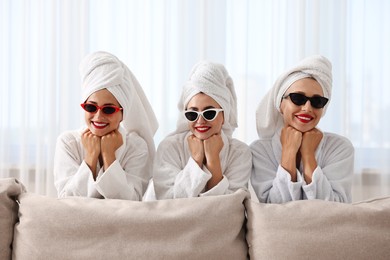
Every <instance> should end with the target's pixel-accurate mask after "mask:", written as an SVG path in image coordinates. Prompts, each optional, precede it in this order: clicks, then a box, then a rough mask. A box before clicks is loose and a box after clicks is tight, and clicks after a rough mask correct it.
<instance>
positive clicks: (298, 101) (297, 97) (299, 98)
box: [289, 93, 307, 106]
mask: <svg viewBox="0 0 390 260" xmlns="http://www.w3.org/2000/svg"><path fill="white" fill-rule="evenodd" d="M289 96H290V99H291V101H292V102H293V103H294V104H295V105H297V106H302V105H304V104H305V103H306V101H307V98H306V97H305V95H302V94H299V93H290V95H289Z"/></svg>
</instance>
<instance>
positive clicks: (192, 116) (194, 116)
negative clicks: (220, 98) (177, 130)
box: [184, 111, 198, 122]
mask: <svg viewBox="0 0 390 260" xmlns="http://www.w3.org/2000/svg"><path fill="white" fill-rule="evenodd" d="M184 115H185V117H186V118H187V120H188V121H191V122H194V121H195V120H196V119H197V118H198V113H196V112H194V111H187V112H185V113H184Z"/></svg>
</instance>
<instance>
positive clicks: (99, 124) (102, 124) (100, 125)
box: [93, 122, 107, 127]
mask: <svg viewBox="0 0 390 260" xmlns="http://www.w3.org/2000/svg"><path fill="white" fill-rule="evenodd" d="M93 124H94V125H96V126H99V127H102V126H106V125H107V124H104V123H96V122H93Z"/></svg>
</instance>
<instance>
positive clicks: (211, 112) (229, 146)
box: [153, 61, 252, 199]
mask: <svg viewBox="0 0 390 260" xmlns="http://www.w3.org/2000/svg"><path fill="white" fill-rule="evenodd" d="M178 108H179V111H180V114H179V119H178V123H177V129H176V131H175V132H174V133H173V134H171V135H169V136H168V137H167V138H166V139H164V140H163V141H162V142H161V143H160V145H159V147H158V149H157V155H156V160H155V162H154V169H153V179H154V186H155V192H156V197H157V199H172V198H186V197H198V196H212V195H223V194H229V193H232V192H234V191H236V190H237V189H239V188H244V189H247V188H248V180H249V175H250V171H251V168H252V157H251V154H250V151H249V148H248V146H247V145H246V144H245V143H243V142H240V141H238V140H237V139H234V138H232V134H233V131H234V130H235V128H236V127H237V98H236V92H235V89H234V84H233V80H232V78H231V77H230V76H229V74H228V72H227V70H226V69H225V67H224V66H223V65H221V64H217V63H212V62H208V61H202V62H199V63H197V64H196V65H195V66H194V68H193V69H192V71H191V73H190V77H189V80H188V81H187V82H186V83H185V84H184V87H183V91H182V96H181V99H180V100H179V104H178Z"/></svg>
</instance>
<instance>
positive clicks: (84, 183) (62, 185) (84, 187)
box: [54, 126, 153, 200]
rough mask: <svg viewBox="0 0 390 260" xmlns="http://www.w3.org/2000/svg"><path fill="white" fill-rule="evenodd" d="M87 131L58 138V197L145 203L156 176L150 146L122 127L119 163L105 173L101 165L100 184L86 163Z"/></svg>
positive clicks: (98, 178) (56, 174)
mask: <svg viewBox="0 0 390 260" xmlns="http://www.w3.org/2000/svg"><path fill="white" fill-rule="evenodd" d="M82 132H83V130H78V131H68V132H64V133H62V134H61V135H60V136H59V137H58V138H57V144H56V151H55V156H54V181H55V182H54V184H55V186H56V189H57V191H58V197H67V196H85V197H91V198H106V199H128V200H141V199H142V196H143V194H144V192H145V190H146V188H147V185H148V182H149V179H150V178H151V175H152V167H153V165H152V164H151V163H150V162H149V161H150V156H149V152H148V146H147V144H146V142H145V140H144V139H142V138H141V137H140V136H139V135H138V134H137V133H134V132H131V133H126V131H125V130H124V129H123V127H122V126H121V127H119V132H120V133H121V135H122V140H123V144H122V145H121V146H120V147H119V148H118V149H117V150H116V151H115V157H116V160H115V161H114V162H113V163H112V164H111V165H110V167H108V168H107V169H106V170H105V171H103V167H101V166H100V165H97V173H98V175H97V178H96V181H95V180H94V179H93V177H92V172H91V169H90V168H89V167H88V165H87V164H86V163H85V161H84V158H85V149H84V146H83V145H82V142H81V135H82Z"/></svg>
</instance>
